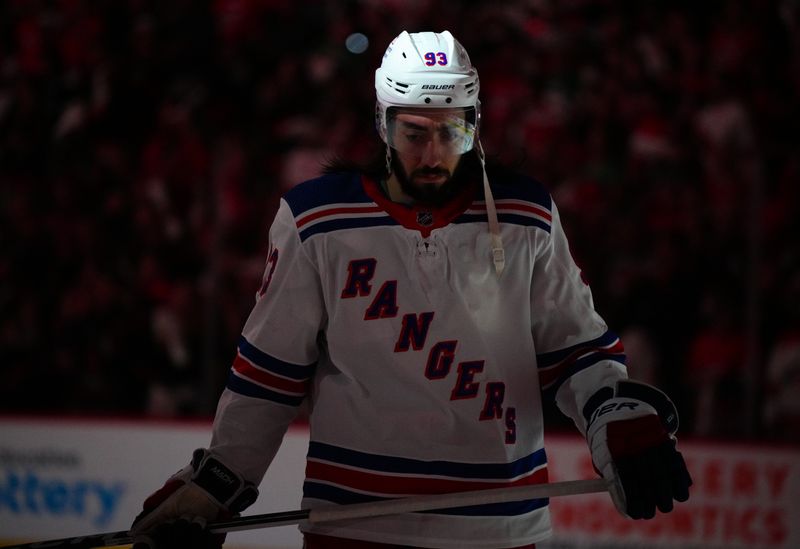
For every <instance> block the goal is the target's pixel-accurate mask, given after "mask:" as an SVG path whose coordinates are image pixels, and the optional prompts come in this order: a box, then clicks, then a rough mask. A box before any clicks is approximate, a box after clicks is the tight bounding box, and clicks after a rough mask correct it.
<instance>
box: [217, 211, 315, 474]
mask: <svg viewBox="0 0 800 549" xmlns="http://www.w3.org/2000/svg"><path fill="white" fill-rule="evenodd" d="M269 235H270V236H269V240H270V248H269V255H268V259H267V264H266V268H265V270H264V277H263V281H262V285H261V288H260V289H259V291H258V293H257V295H256V303H255V306H254V307H253V309H252V311H251V312H250V315H249V317H248V319H247V321H246V322H245V325H244V328H243V330H242V334H241V336H240V338H239V343H238V346H237V352H236V356H235V358H234V360H233V365H232V366H231V369H230V372H229V375H228V381H227V384H226V387H225V390H224V392H223V394H222V396H221V397H220V400H219V403H218V405H217V413H216V416H215V418H214V425H213V432H212V439H211V446H210V450H211V451H212V453H214V454H216V455H217V456H219V457H220V458H221V459H222V460H223V462H224V463H226V464H228V465H229V466H230V467H232V468H234V469H235V470H237V471H239V472H240V473H241V474H242V475H243V476H244V477H245V478H246V479H248V480H250V481H252V482H254V483H255V484H256V485H258V484H259V483H260V481H261V479H262V477H263V475H264V473H265V472H266V470H267V467H268V466H269V464H270V463H271V461H272V459H273V458H274V457H275V454H276V453H277V451H278V448H279V447H280V444H281V441H282V440H283V436H284V434H285V433H286V429H287V428H288V426H289V424H290V423H291V422H292V420H293V419H294V418H295V417H296V415H297V412H298V409H299V406H300V404H301V403H302V402H303V399H304V398H305V396H306V393H307V391H308V388H309V387H310V384H311V380H312V378H313V375H314V371H315V367H316V362H317V359H318V356H319V355H318V354H319V349H318V345H317V341H318V339H317V338H318V336H319V333H320V331H321V330H322V326H323V323H324V322H325V316H324V307H323V298H322V290H321V286H320V281H319V275H318V270H317V268H316V266H315V265H314V263H313V262H312V261H311V259H310V258H309V256H308V254H307V252H306V250H305V249H304V248H303V245H302V244H301V242H300V238H299V236H298V233H297V227H296V224H295V221H294V216H293V215H292V212H291V209H290V208H289V206H288V204H287V203H286V202H285V201H281V206H280V208H279V210H278V213H277V214H276V217H275V221H274V222H273V224H272V227H271V229H270V233H269Z"/></svg>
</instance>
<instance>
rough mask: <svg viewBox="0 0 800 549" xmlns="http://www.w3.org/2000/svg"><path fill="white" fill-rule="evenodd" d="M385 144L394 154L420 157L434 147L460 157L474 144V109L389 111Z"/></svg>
mask: <svg viewBox="0 0 800 549" xmlns="http://www.w3.org/2000/svg"><path fill="white" fill-rule="evenodd" d="M386 118H387V120H386V143H387V144H388V145H389V146H390V147H392V148H393V149H394V150H396V151H397V152H398V153H401V154H403V155H410V156H423V155H424V154H425V153H426V151H428V150H430V149H431V148H434V149H435V150H437V151H438V152H440V153H441V154H445V155H449V156H460V155H462V154H464V153H466V152H469V151H471V150H472V148H473V146H474V145H475V139H476V134H477V127H476V125H475V120H476V115H475V108H474V107H467V108H458V109H413V108H395V107H392V108H389V109H388V112H387V113H386Z"/></svg>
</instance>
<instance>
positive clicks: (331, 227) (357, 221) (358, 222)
mask: <svg viewBox="0 0 800 549" xmlns="http://www.w3.org/2000/svg"><path fill="white" fill-rule="evenodd" d="M397 224H398V223H397V221H395V220H394V219H393V218H392V217H391V216H389V214H386V215H384V216H380V217H350V218H343V219H332V220H330V221H321V222H319V223H314V224H313V225H310V226H309V227H308V228H307V229H302V230H301V231H300V240H301V241H303V242H305V240H306V239H307V238H309V237H311V236H314V235H315V234H318V233H329V232H331V231H340V230H342V229H356V228H364V227H381V226H391V225H397Z"/></svg>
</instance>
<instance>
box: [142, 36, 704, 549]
mask: <svg viewBox="0 0 800 549" xmlns="http://www.w3.org/2000/svg"><path fill="white" fill-rule="evenodd" d="M375 88H376V92H377V112H376V121H377V129H378V133H379V134H380V137H381V139H382V140H383V141H384V142H385V144H386V159H385V166H384V165H383V163H381V167H382V170H378V172H381V171H382V172H383V173H377V174H373V173H369V172H370V171H369V170H367V171H365V172H362V173H356V172H338V173H330V174H327V175H324V176H322V177H320V178H318V179H314V180H312V181H308V182H305V183H302V184H300V185H298V186H296V187H295V188H293V189H292V190H290V191H289V192H288V193H287V194H286V195H285V197H284V198H283V200H282V201H281V205H280V209H279V211H278V213H277V215H276V218H275V220H274V223H273V225H272V228H271V231H270V252H269V255H268V260H267V265H266V270H265V273H264V279H263V284H262V286H261V288H260V290H259V291H258V295H257V299H256V303H255V306H254V308H253V310H252V312H251V314H250V316H249V318H248V320H247V322H246V324H245V326H244V329H243V331H242V335H241V339H240V340H239V345H238V353H237V356H236V358H235V360H234V362H233V366H232V369H231V372H230V376H229V378H228V382H227V387H226V389H225V390H224V392H223V394H222V396H221V398H220V400H219V405H218V409H217V414H216V417H215V420H214V425H213V434H212V438H211V443H210V446H209V448H208V449H200V450H197V451H196V452H195V454H194V456H193V458H192V460H191V463H190V464H189V465H187V466H186V467H185V468H184V469H182V470H181V471H180V472H179V473H177V474H176V475H174V476H173V477H172V478H170V479H169V481H168V482H167V484H166V485H165V486H164V487H163V488H162V489H160V490H159V491H158V492H156V493H155V494H153V495H152V496H151V497H150V498H148V499H147V501H145V503H144V509H143V511H142V512H141V514H140V515H139V516H138V517H136V519H135V521H134V523H133V526H132V533H133V534H134V535H135V536H138V537H139V539H140V540H142V542H147V541H148V540H149V542H150V543H152V544H153V545H154V546H157V547H175V546H178V545H179V543H180V542H181V541H180V540H183V543H189V542H186V541H185V540H186V539H187V538H185V537H183V536H186V535H189V534H188V532H189V531H190V530H191V528H190V527H188V526H187V522H186V520H185V519H187V518H188V519H190V520H194V519H197V523H198V524H203V523H204V522H205V521H214V520H218V519H220V518H222V517H224V516H230V515H231V514H236V513H239V512H241V511H242V510H243V509H245V508H246V507H247V506H248V505H249V504H251V503H252V502H253V501H254V500H255V499H256V496H257V491H256V488H255V487H256V486H258V484H259V483H260V481H261V479H262V477H263V475H264V473H265V471H266V469H267V467H268V466H269V464H270V461H271V460H272V458H273V457H274V456H275V454H276V452H277V450H278V447H279V446H280V444H281V440H282V437H283V435H284V433H285V431H286V429H287V427H288V425H289V424H290V423H291V422H292V420H293V418H294V417H295V416H296V414H297V410H298V407H299V406H300V404H301V403H302V402H303V401H304V399H308V402H309V410H310V412H309V424H310V437H311V441H310V445H309V448H308V456H307V466H306V478H305V482H304V485H303V502H302V505H303V507H305V508H309V507H311V508H313V507H315V506H321V505H331V504H341V505H346V504H351V503H356V502H365V501H375V500H381V499H386V498H396V497H403V496H410V495H420V494H433V493H446V492H457V491H465V490H475V489H481V488H492V487H503V486H517V485H527V484H533V483H544V482H547V457H546V454H545V449H544V440H543V419H542V402H543V399H555V402H556V404H557V406H558V407H559V409H560V410H561V411H563V412H564V413H565V414H566V415H568V416H569V417H570V418H572V419H573V420H574V422H575V425H576V426H577V428H578V430H579V431H580V432H581V433H582V434H584V435H585V436H586V439H587V442H588V447H589V451H590V452H591V456H592V460H593V463H594V466H595V468H596V469H597V471H598V472H599V473H600V474H601V475H602V476H603V477H604V478H605V479H607V480H608V481H609V482H610V485H611V487H612V488H611V497H612V499H613V501H614V503H615V505H616V507H617V508H618V510H619V511H620V512H621V513H623V514H624V515H627V516H629V517H631V518H634V519H638V518H651V517H653V516H654V514H655V513H656V509H658V510H660V511H662V512H668V511H670V510H671V509H672V506H673V500H677V501H684V500H686V499H687V498H688V496H689V493H688V489H689V486H690V485H691V480H690V477H689V474H688V472H687V470H686V467H685V464H684V461H683V458H682V456H681V454H680V453H679V452H678V451H677V450H676V447H675V437H674V434H675V430H676V428H677V414H676V411H675V408H674V406H673V405H672V403H671V402H670V400H669V399H668V398H667V397H666V396H665V395H664V394H663V393H661V392H660V391H659V390H657V389H655V388H653V387H650V386H648V385H644V384H641V383H636V382H633V381H629V380H627V376H626V369H625V357H624V350H623V347H622V344H621V343H620V341H619V339H618V338H617V336H616V335H614V334H613V333H612V332H611V331H609V329H608V328H607V326H606V324H605V322H604V321H603V320H602V318H601V317H600V316H599V315H598V313H597V312H595V309H594V306H593V303H592V297H591V292H590V289H589V287H588V286H587V285H586V284H585V283H584V282H583V281H582V279H581V274H580V271H579V269H578V268H577V267H576V265H575V263H574V262H573V260H572V258H571V256H570V253H569V248H568V245H567V239H566V237H565V235H564V233H563V230H562V226H561V222H560V220H559V214H558V209H557V208H556V205H555V204H554V203H553V201H552V199H551V197H550V195H549V194H548V193H547V191H546V190H545V189H544V187H543V186H542V185H540V184H539V183H538V182H536V181H534V180H531V179H528V178H525V177H522V176H519V175H515V174H512V173H507V172H505V171H500V170H493V169H492V168H487V167H486V165H485V162H484V157H483V151H482V148H481V145H480V142H479V139H478V137H479V133H478V132H479V123H480V102H479V100H478V92H479V81H478V73H477V72H476V70H475V68H474V67H473V66H472V65H471V63H470V60H469V57H468V55H467V52H466V51H465V50H464V48H463V47H462V46H461V44H460V43H459V42H458V41H456V40H455V39H454V38H453V36H452V35H451V34H450V33H449V32H446V31H445V32H442V33H432V32H422V33H414V34H409V33H407V32H403V33H402V34H400V35H399V36H398V37H397V38H395V39H394V41H392V43H391V44H390V45H389V47H388V49H387V50H386V53H385V55H384V57H383V61H382V64H381V66H380V68H378V69H377V71H376V74H375ZM547 504H548V501H547V500H546V499H542V500H532V501H521V502H517V503H508V504H491V505H478V506H473V507H467V508H458V509H448V510H441V511H434V512H426V513H410V514H402V515H396V516H387V517H378V518H371V519H362V520H358V521H341V522H334V523H327V524H323V525H318V526H302V527H301V528H302V529H303V530H304V536H305V544H306V547H307V548H308V549H315V548H338V547H342V548H343V547H348V548H352V547H364V548H378V547H408V546H410V547H452V548H465V547H480V548H489V547H496V548H500V547H503V548H510V547H517V548H520V547H532V546H533V545H532V544H534V543H536V542H537V541H540V540H542V539H544V538H546V537H547V536H548V535H549V534H550V522H549V515H548V508H547ZM182 517H183V518H184V520H183V521H180V520H176V519H181V518H182ZM194 535H199V536H200V538H202V539H204V540H205V541H204V542H203V543H208V544H209V545H208V546H218V545H219V540H216V541H214V539H213V538H212V536H210V535H205V536H203V534H202V532H200V528H199V527H198V528H196V529H195V534H194ZM176 540H178V541H176ZM189 544H190V545H192V546H195V547H197V546H200V542H199V541H193V542H191V543H189Z"/></svg>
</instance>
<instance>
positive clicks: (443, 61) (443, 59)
mask: <svg viewBox="0 0 800 549" xmlns="http://www.w3.org/2000/svg"><path fill="white" fill-rule="evenodd" d="M437 63H438V64H439V65H447V54H446V53H444V52H443V51H440V52H436V53H434V52H432V51H429V52H428V53H426V54H425V64H426V65H428V66H429V67H432V66H433V65H436V64H437Z"/></svg>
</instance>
